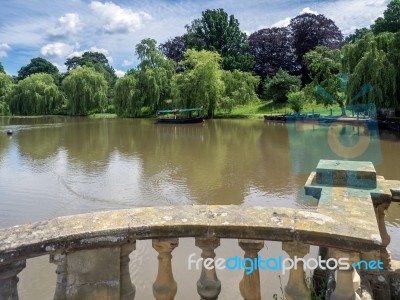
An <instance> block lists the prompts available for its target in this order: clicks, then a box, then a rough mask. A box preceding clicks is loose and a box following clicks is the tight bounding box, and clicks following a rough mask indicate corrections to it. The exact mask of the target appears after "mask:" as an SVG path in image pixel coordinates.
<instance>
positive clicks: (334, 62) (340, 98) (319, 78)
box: [292, 46, 348, 115]
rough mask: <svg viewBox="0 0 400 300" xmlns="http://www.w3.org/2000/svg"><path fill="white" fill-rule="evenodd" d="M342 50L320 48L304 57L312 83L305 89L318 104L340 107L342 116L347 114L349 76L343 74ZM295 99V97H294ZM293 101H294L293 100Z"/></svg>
mask: <svg viewBox="0 0 400 300" xmlns="http://www.w3.org/2000/svg"><path fill="white" fill-rule="evenodd" d="M340 55H341V52H340V50H337V49H329V48H327V47H324V46H318V47H316V48H315V49H314V50H312V51H309V52H308V53H307V54H306V55H304V62H305V64H306V65H307V68H308V69H309V70H310V73H309V76H310V78H311V80H312V81H311V83H310V84H309V85H308V86H307V87H306V88H305V89H304V91H305V92H306V94H310V92H312V95H308V96H311V97H312V98H315V99H316V101H317V102H320V103H323V104H325V105H335V104H337V105H339V106H340V108H341V110H342V115H345V114H346V110H345V106H346V104H347V102H348V98H347V97H346V84H347V80H348V75H347V74H345V73H341V69H342V65H341V61H340ZM292 98H293V97H292ZM292 101H293V100H292Z"/></svg>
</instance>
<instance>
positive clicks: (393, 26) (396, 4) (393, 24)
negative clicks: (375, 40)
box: [371, 0, 400, 34]
mask: <svg viewBox="0 0 400 300" xmlns="http://www.w3.org/2000/svg"><path fill="white" fill-rule="evenodd" d="M371 29H372V31H373V32H374V34H379V33H382V32H398V31H400V0H392V1H391V2H390V3H389V4H388V6H387V9H386V10H385V11H384V13H383V18H382V17H379V18H378V19H376V20H375V23H374V24H373V25H372V26H371Z"/></svg>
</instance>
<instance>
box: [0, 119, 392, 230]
mask: <svg viewBox="0 0 400 300" xmlns="http://www.w3.org/2000/svg"><path fill="white" fill-rule="evenodd" d="M8 128H12V129H13V130H14V132H15V134H14V136H13V137H12V138H11V139H10V138H8V137H7V136H6V134H5V132H6V130H7V129H8ZM0 133H3V134H0V194H1V195H2V202H1V203H0V206H4V207H0V208H1V209H2V212H3V213H2V218H1V220H0V226H10V225H13V224H17V223H26V222H29V221H34V220H38V219H44V218H50V217H55V216H58V215H65V214H72V213H81V212H87V211H95V210H104V209H116V208H127V207H134V206H153V205H172V204H173V205H181V204H192V203H197V204H238V205H268V206H283V207H303V206H309V205H315V204H316V203H315V202H313V201H309V200H310V199H300V198H302V197H301V196H300V194H299V193H300V191H302V186H303V185H304V182H305V181H306V179H307V177H308V175H309V172H310V171H313V170H314V169H315V167H316V165H317V163H318V161H319V159H321V158H339V157H338V155H337V153H336V154H335V153H334V151H332V145H330V144H329V141H328V138H327V137H328V136H329V134H331V133H333V134H334V135H333V136H334V137H335V136H336V137H337V140H338V141H339V142H340V144H341V145H344V148H346V147H347V148H351V147H353V146H354V145H357V144H359V143H360V141H361V140H362V139H363V138H364V137H365V136H379V137H380V139H372V140H371V143H370V145H369V147H370V148H369V149H368V151H369V152H368V153H367V154H368V155H369V156H368V155H367V156H365V155H364V156H362V155H361V156H359V157H358V158H357V159H360V160H365V159H367V160H372V161H376V162H378V159H379V158H380V157H379V156H381V158H382V159H381V160H380V161H379V162H378V163H375V165H376V169H377V171H378V173H379V174H380V175H383V176H385V177H386V178H389V179H400V168H399V167H397V166H398V159H399V158H398V153H399V152H400V143H399V137H398V136H396V135H394V134H392V133H388V132H380V133H379V132H378V131H373V130H372V129H370V128H365V127H363V126H349V125H345V126H343V125H335V126H320V125H318V124H304V123H298V124H296V123H294V124H282V123H273V122H263V121H260V120H208V121H207V122H206V123H205V124H192V125H160V124H154V121H152V120H145V119H139V120H132V119H114V120H110V119H90V118H68V117H41V118H9V117H8V118H0ZM332 155H333V156H332ZM335 155H336V156H335ZM299 199H300V200H299ZM38 204H39V205H38ZM28 211H29V213H27V212H28ZM393 218H394V217H393ZM389 220H390V217H389ZM393 222H398V221H395V220H394V219H393ZM396 224H398V223H396ZM395 227H396V228H398V226H397V225H395Z"/></svg>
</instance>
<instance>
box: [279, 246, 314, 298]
mask: <svg viewBox="0 0 400 300" xmlns="http://www.w3.org/2000/svg"><path fill="white" fill-rule="evenodd" d="M282 250H283V251H285V252H286V253H287V254H288V255H289V257H290V258H291V259H293V260H294V258H295V256H296V257H298V258H303V257H304V256H305V255H307V254H308V253H309V252H310V245H306V244H301V243H298V242H286V243H282ZM285 299H287V300H309V299H311V294H310V290H309V289H308V288H307V285H306V281H305V278H304V263H303V262H302V261H299V262H298V263H297V265H296V266H294V267H293V268H292V269H291V270H290V274H289V280H288V283H287V285H286V286H285Z"/></svg>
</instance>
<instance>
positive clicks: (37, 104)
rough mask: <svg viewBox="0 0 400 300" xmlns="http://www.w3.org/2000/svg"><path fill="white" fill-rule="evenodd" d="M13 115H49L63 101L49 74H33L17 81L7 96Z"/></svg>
mask: <svg viewBox="0 0 400 300" xmlns="http://www.w3.org/2000/svg"><path fill="white" fill-rule="evenodd" d="M7 99H8V100H7V101H8V104H9V107H10V111H11V112H12V113H13V114H15V115H49V114H53V113H54V112H55V111H56V110H57V109H59V108H60V107H61V106H62V105H63V103H64V96H63V94H62V93H61V92H60V90H59V88H58V87H57V86H56V84H55V83H54V79H53V77H52V76H51V75H49V74H43V73H38V74H33V75H30V76H29V77H27V78H25V79H23V80H21V81H19V82H18V84H17V85H15V86H14V88H13V89H12V91H11V92H10V93H9V94H8V96H7Z"/></svg>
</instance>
